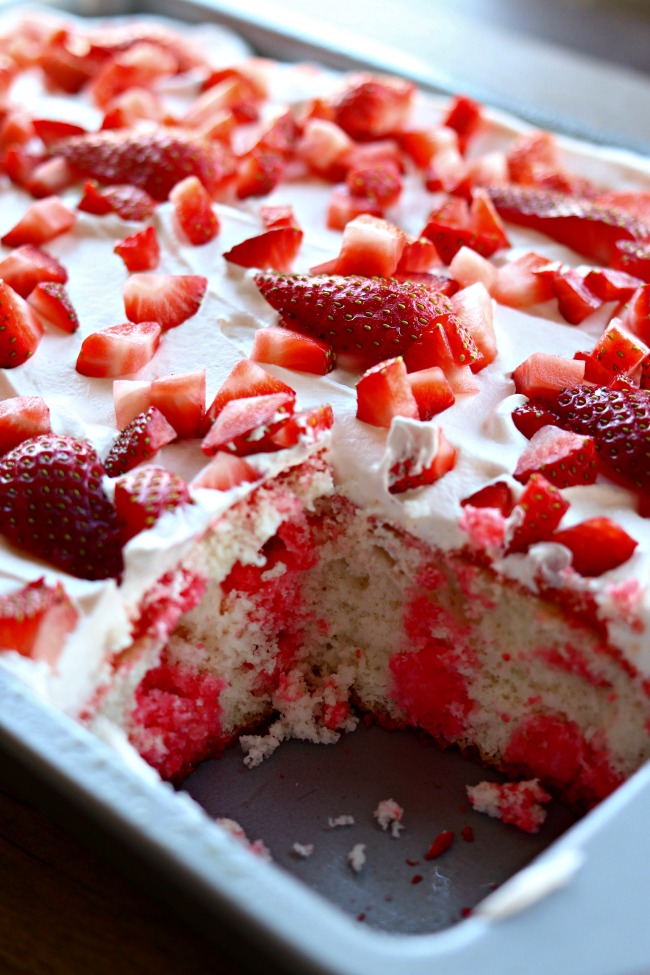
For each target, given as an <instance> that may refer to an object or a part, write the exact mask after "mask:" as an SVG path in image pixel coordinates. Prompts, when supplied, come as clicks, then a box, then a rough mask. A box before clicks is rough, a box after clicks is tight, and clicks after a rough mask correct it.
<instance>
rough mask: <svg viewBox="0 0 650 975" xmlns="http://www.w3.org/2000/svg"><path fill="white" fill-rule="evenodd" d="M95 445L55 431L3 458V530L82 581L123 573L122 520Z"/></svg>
mask: <svg viewBox="0 0 650 975" xmlns="http://www.w3.org/2000/svg"><path fill="white" fill-rule="evenodd" d="M103 477H104V468H103V467H102V464H101V462H100V460H99V457H98V456H97V454H96V453H95V451H94V449H93V448H92V446H91V445H90V444H89V443H87V442H86V441H84V440H76V439H75V438H74V437H63V436H57V435H56V434H53V433H49V434H43V435H41V436H39V437H32V438H31V439H29V440H25V441H24V442H23V443H21V444H20V445H19V446H18V447H15V448H14V449H13V450H10V451H9V453H7V454H5V455H4V456H3V457H1V458H0V531H1V532H2V534H3V535H4V536H5V537H6V538H8V539H9V541H11V542H13V543H14V544H15V545H17V546H19V547H20V548H23V549H25V550H26V551H27V552H30V553H31V554H32V555H35V556H37V557H38V558H41V559H44V560H45V561H46V562H49V563H50V564H51V565H53V566H55V567H56V568H58V569H62V570H63V571H64V572H69V573H70V574H71V575H74V576H78V577H79V578H82V579H107V578H111V577H114V576H119V575H120V573H121V571H122V551H121V546H120V536H119V527H118V521H117V516H116V514H115V509H114V507H113V505H112V503H111V501H110V500H109V499H108V498H107V496H106V494H105V493H104V489H103V484H102V479H103Z"/></svg>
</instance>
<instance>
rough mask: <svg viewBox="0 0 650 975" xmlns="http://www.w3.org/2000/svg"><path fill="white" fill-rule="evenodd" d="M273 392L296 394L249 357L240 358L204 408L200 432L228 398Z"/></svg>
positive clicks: (270, 393) (211, 421) (265, 394)
mask: <svg viewBox="0 0 650 975" xmlns="http://www.w3.org/2000/svg"><path fill="white" fill-rule="evenodd" d="M275 393H284V394H289V395H292V396H294V397H295V395H296V393H295V390H293V389H292V388H291V387H290V386H288V385H287V384H286V383H283V382H282V380H281V379H277V378H276V377H275V376H272V375H271V374H270V373H268V372H267V371H266V369H262V367H261V366H259V365H257V363H256V362H253V361H252V360H251V359H240V360H239V362H237V363H236V364H235V365H234V366H233V368H232V369H231V371H230V373H229V374H228V376H227V377H226V379H225V380H224V382H223V384H222V386H221V387H220V388H219V390H218V392H217V394H216V396H215V397H214V399H213V401H212V403H211V404H210V406H209V407H208V409H207V410H206V414H205V420H204V423H203V431H202V432H203V433H207V431H208V429H209V428H210V426H211V425H212V424H213V422H214V420H215V418H216V417H217V416H218V415H219V413H220V412H221V410H222V409H223V408H224V406H225V405H226V403H229V402H230V400H233V399H245V398H246V397H248V396H270V395H273V394H275Z"/></svg>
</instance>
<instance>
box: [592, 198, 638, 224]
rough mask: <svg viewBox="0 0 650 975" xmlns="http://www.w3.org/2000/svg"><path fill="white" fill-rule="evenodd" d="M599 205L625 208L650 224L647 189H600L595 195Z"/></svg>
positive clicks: (619, 208) (617, 208)
mask: <svg viewBox="0 0 650 975" xmlns="http://www.w3.org/2000/svg"><path fill="white" fill-rule="evenodd" d="M594 202H595V203H598V205H599V206H604V207H614V209H616V210H624V211H625V213H629V214H631V215H632V216H633V217H636V219H637V220H640V221H641V223H644V224H646V225H647V226H650V193H649V192H648V191H647V190H602V189H601V190H599V192H598V194H597V195H596V196H595V197H594Z"/></svg>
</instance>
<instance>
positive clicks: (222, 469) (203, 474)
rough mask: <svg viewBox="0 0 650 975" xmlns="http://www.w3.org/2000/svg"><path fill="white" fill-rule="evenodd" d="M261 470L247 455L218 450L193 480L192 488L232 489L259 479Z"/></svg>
mask: <svg viewBox="0 0 650 975" xmlns="http://www.w3.org/2000/svg"><path fill="white" fill-rule="evenodd" d="M260 476H261V475H260V472H259V471H258V470H257V469H256V468H255V467H254V466H253V465H252V464H250V463H249V462H248V461H247V460H246V458H245V457H237V456H235V454H229V453H227V452H226V451H225V450H218V451H217V452H216V454H215V455H214V457H211V458H210V460H209V462H208V463H207V464H206V465H205V467H204V468H203V469H202V470H200V471H199V473H198V474H197V475H196V477H195V478H194V480H193V481H192V488H209V489H211V490H213V491H230V490H231V488H234V487H239V485H240V484H245V483H250V482H251V481H257V480H258V479H259V478H260Z"/></svg>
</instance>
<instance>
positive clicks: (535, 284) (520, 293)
mask: <svg viewBox="0 0 650 975" xmlns="http://www.w3.org/2000/svg"><path fill="white" fill-rule="evenodd" d="M547 265H548V258H546V257H543V256H542V255H541V254H536V253H535V252H534V251H529V252H528V253H526V254H523V255H522V256H521V257H518V258H515V260H514V261H508V262H507V263H506V264H503V265H502V266H501V267H500V268H499V269H498V271H497V277H496V281H495V283H494V285H493V287H492V288H490V294H491V295H492V296H493V297H494V299H495V300H496V301H498V302H499V304H501V305H508V306H509V307H510V308H530V307H531V305H537V304H540V303H542V302H544V301H550V300H551V299H552V298H553V297H554V296H555V292H554V290H553V280H552V278H550V277H548V276H545V275H541V274H538V273H537V272H538V271H539V270H540V269H541V268H544V267H546V266H547Z"/></svg>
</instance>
